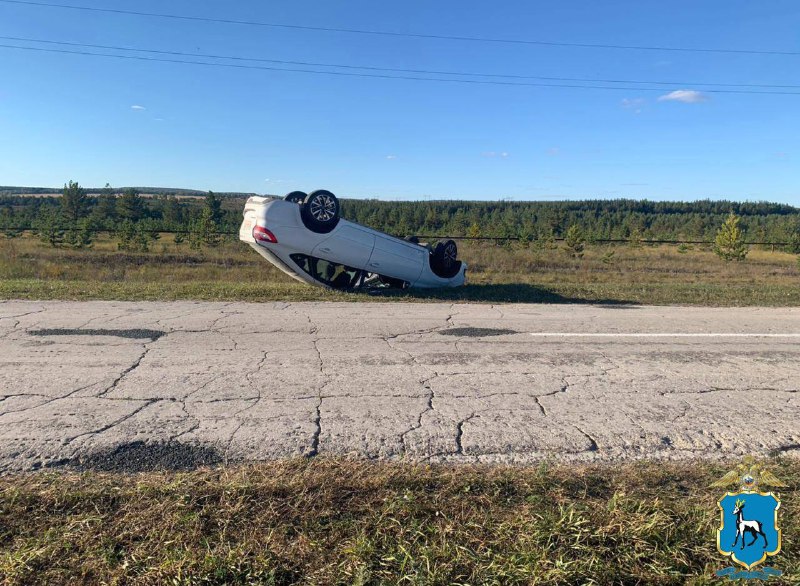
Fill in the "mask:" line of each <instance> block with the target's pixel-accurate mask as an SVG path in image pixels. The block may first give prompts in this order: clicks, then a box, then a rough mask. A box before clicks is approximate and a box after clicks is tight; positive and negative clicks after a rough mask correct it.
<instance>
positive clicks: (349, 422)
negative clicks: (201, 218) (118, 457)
mask: <svg viewBox="0 0 800 586" xmlns="http://www.w3.org/2000/svg"><path fill="white" fill-rule="evenodd" d="M799 389H800V309H794V308H788V309H787V308H776V309H766V308H739V309H727V308H726V309H722V308H720V309H714V308H697V307H693V308H689V307H640V306H591V305H502V306H498V305H495V306H490V305H485V304H454V305H451V304H439V303H437V304H433V303H430V304H429V303H265V304H248V303H205V302H170V303H123V302H24V301H6V302H2V303H0V471H19V470H31V469H37V468H42V467H48V466H57V465H61V464H67V463H74V462H80V461H81V459H82V458H87V457H91V455H92V454H98V453H103V452H104V451H110V450H115V449H119V448H120V446H125V445H150V444H152V445H157V446H162V447H163V446H164V445H167V446H168V445H179V446H182V447H185V446H197V447H198V448H202V449H203V450H208V449H211V450H213V451H214V453H216V454H219V457H220V460H222V461H253V460H266V459H273V458H283V457H292V456H298V455H306V456H314V455H325V454H335V455H355V456H357V457H363V458H387V459H410V460H414V461H435V462H441V461H447V462H462V461H463V462H473V461H490V462H531V461H537V460H541V459H542V458H548V457H553V458H558V459H566V460H619V459H633V458H691V457H710V458H716V457H728V456H738V455H742V454H767V453H777V452H781V453H794V454H798V453H800V392H798V390H799Z"/></svg>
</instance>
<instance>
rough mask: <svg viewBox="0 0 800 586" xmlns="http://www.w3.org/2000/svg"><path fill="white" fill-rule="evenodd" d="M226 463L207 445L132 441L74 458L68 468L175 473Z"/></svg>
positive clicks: (97, 470) (98, 470) (96, 470)
mask: <svg viewBox="0 0 800 586" xmlns="http://www.w3.org/2000/svg"><path fill="white" fill-rule="evenodd" d="M222 460H223V459H222V456H221V455H220V454H219V452H218V451H217V450H215V449H214V448H210V447H207V446H197V445H190V444H181V443H168V444H167V443H157V444H146V443H144V442H131V443H128V444H122V445H119V446H117V447H116V448H114V449H112V450H106V451H100V452H94V453H91V454H88V455H85V456H80V457H77V458H74V459H72V460H70V461H69V462H68V463H67V465H68V466H71V467H74V468H78V469H80V470H93V471H95V472H153V471H169V472H174V471H181V470H194V469H196V468H200V467H202V466H213V465H215V464H220V463H221V462H222Z"/></svg>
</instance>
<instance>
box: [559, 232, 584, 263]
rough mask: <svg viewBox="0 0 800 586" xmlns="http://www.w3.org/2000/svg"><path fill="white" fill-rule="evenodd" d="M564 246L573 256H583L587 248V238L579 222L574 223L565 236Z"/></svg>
mask: <svg viewBox="0 0 800 586" xmlns="http://www.w3.org/2000/svg"><path fill="white" fill-rule="evenodd" d="M564 247H565V248H566V250H567V254H569V255H570V256H571V257H572V258H582V257H583V251H584V249H585V248H586V238H585V237H584V235H583V230H581V228H580V226H578V225H577V224H572V226H570V227H569V229H568V230H567V233H566V234H565V236H564Z"/></svg>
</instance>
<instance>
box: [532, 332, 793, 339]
mask: <svg viewBox="0 0 800 586" xmlns="http://www.w3.org/2000/svg"><path fill="white" fill-rule="evenodd" d="M530 335H531V336H536V337H540V338H800V334H770V333H711V332H709V333H682V332H670V333H667V332H652V333H646V332H640V333H631V332H530Z"/></svg>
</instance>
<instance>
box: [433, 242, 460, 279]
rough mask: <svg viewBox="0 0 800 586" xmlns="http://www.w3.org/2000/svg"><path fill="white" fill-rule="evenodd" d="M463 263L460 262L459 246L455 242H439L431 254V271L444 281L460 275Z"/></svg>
mask: <svg viewBox="0 0 800 586" xmlns="http://www.w3.org/2000/svg"><path fill="white" fill-rule="evenodd" d="M460 268H461V262H460V261H459V260H458V246H457V245H456V243H455V241H453V240H445V241H444V242H439V243H438V244H437V245H436V246H435V247H434V248H433V252H432V253H431V269H432V270H433V272H434V273H436V274H437V275H438V276H440V277H442V278H444V279H450V278H452V277H455V276H456V274H458V270H459V269H460Z"/></svg>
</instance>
